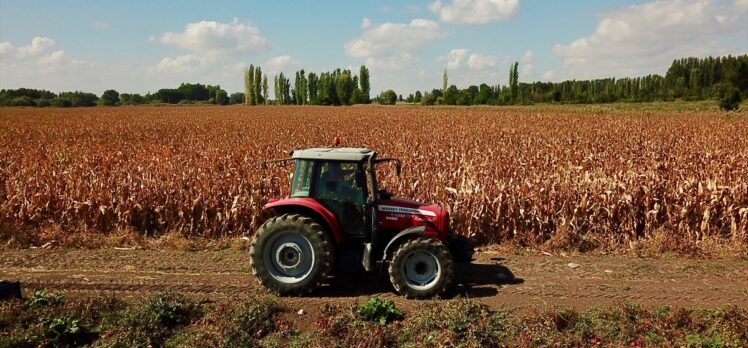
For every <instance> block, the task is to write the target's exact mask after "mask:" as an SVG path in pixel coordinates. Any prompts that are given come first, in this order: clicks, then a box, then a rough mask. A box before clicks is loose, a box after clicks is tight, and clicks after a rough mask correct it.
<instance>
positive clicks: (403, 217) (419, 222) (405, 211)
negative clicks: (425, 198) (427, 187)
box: [376, 199, 449, 239]
mask: <svg viewBox="0 0 748 348" xmlns="http://www.w3.org/2000/svg"><path fill="white" fill-rule="evenodd" d="M376 206H377V222H378V224H379V229H381V230H391V231H397V232H399V231H402V230H405V229H407V228H410V227H417V226H424V227H426V233H427V234H431V235H434V236H435V237H437V238H439V239H442V238H446V234H447V229H448V227H449V221H448V219H449V213H448V212H447V211H446V210H444V209H442V208H441V207H439V206H436V205H429V204H426V203H421V202H416V201H409V200H404V199H380V200H377V202H376Z"/></svg>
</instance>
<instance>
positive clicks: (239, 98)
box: [229, 92, 244, 105]
mask: <svg viewBox="0 0 748 348" xmlns="http://www.w3.org/2000/svg"><path fill="white" fill-rule="evenodd" d="M242 103H244V93H241V92H236V93H231V95H230V96H229V104H231V105H234V104H242Z"/></svg>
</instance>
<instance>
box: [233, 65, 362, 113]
mask: <svg viewBox="0 0 748 348" xmlns="http://www.w3.org/2000/svg"><path fill="white" fill-rule="evenodd" d="M273 83H274V85H273V92H274V95H273V100H270V99H269V97H268V94H269V90H268V77H267V75H263V73H262V68H261V67H260V66H257V67H255V66H254V65H253V64H251V65H250V66H249V68H247V69H246V70H245V71H244V93H243V97H244V104H245V105H263V104H264V105H269V104H275V105H352V104H368V103H370V102H371V98H370V95H369V93H370V90H371V85H370V84H369V69H368V68H367V67H366V66H365V65H362V66H361V67H360V68H359V74H358V76H357V75H354V74H353V72H351V71H350V70H349V69H345V70H341V69H335V70H333V71H326V72H321V73H319V74H317V73H314V72H309V73H308V74H307V72H306V71H304V69H301V70H298V71H296V73H295V74H294V80H293V84H291V78H290V77H289V76H286V75H284V74H283V73H282V72H281V73H279V74H278V75H276V76H274V77H273Z"/></svg>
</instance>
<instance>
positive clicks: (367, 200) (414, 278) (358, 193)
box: [250, 148, 473, 298]
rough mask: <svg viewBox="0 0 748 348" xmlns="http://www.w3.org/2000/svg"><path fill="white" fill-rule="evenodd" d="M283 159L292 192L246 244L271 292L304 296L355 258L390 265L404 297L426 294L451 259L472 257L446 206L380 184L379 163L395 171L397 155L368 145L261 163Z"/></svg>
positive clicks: (271, 205)
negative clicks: (404, 196) (380, 153)
mask: <svg viewBox="0 0 748 348" xmlns="http://www.w3.org/2000/svg"><path fill="white" fill-rule="evenodd" d="M285 161H293V162H295V168H294V172H293V179H292V181H291V193H290V195H288V196H286V197H283V198H281V199H270V201H269V202H268V203H267V204H266V205H265V206H264V207H263V212H264V213H266V214H267V215H269V216H270V218H269V219H268V220H267V221H266V222H265V223H264V224H263V225H262V226H261V227H260V228H259V229H258V230H257V233H256V234H255V237H254V239H253V241H252V247H251V249H250V259H251V261H250V262H251V266H252V273H254V275H255V276H256V277H257V278H258V279H259V281H260V282H261V283H262V284H263V285H264V286H265V287H267V288H269V289H270V290H272V291H274V292H275V293H277V294H280V295H301V294H305V293H309V292H311V291H312V290H314V289H315V288H317V287H318V286H320V285H321V284H322V283H323V282H325V281H326V278H327V277H328V276H330V275H332V272H333V270H334V269H337V268H340V267H350V266H351V265H350V264H351V263H353V264H356V265H358V264H359V262H358V260H360V267H361V268H363V269H364V270H365V271H377V270H380V271H384V270H387V272H388V273H389V278H390V281H391V282H392V285H393V287H394V288H395V290H396V291H397V292H399V293H400V294H403V295H405V297H408V298H430V297H433V296H435V295H438V294H441V293H443V292H444V291H445V290H446V289H447V288H448V287H449V286H450V284H451V283H452V278H453V276H454V262H470V261H471V259H472V256H473V246H472V244H471V243H470V241H469V240H468V239H467V238H465V237H463V236H458V235H455V234H454V233H452V231H451V230H450V226H449V213H448V212H447V211H446V210H444V209H442V208H440V207H438V206H435V205H428V204H424V203H418V202H413V201H407V200H401V199H394V198H393V197H392V194H391V193H389V192H387V191H385V190H380V189H379V187H378V186H377V178H376V170H375V168H376V166H377V165H378V164H381V163H385V162H394V164H395V166H396V167H395V168H396V172H397V174H398V175H399V174H400V167H401V164H400V160H398V159H394V158H382V159H378V158H377V153H376V152H374V151H372V150H370V149H365V148H313V149H307V150H299V151H293V152H291V157H290V158H284V159H278V160H272V161H267V162H265V163H272V162H285ZM342 255H347V256H348V257H343V256H342ZM351 255H353V256H354V257H353V258H352V257H350V256H351ZM351 260H354V262H351Z"/></svg>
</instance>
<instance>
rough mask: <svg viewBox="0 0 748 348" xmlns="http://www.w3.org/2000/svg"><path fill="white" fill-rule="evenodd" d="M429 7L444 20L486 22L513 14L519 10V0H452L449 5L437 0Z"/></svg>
mask: <svg viewBox="0 0 748 348" xmlns="http://www.w3.org/2000/svg"><path fill="white" fill-rule="evenodd" d="M429 9H430V10H431V12H434V13H436V14H438V15H439V18H440V19H441V20H442V21H444V22H448V23H457V24H486V23H488V22H493V21H501V20H506V19H509V18H511V17H512V16H514V15H515V14H516V13H517V11H518V10H519V0H452V3H451V4H449V5H444V4H442V2H441V0H437V1H435V2H433V3H431V5H429Z"/></svg>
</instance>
